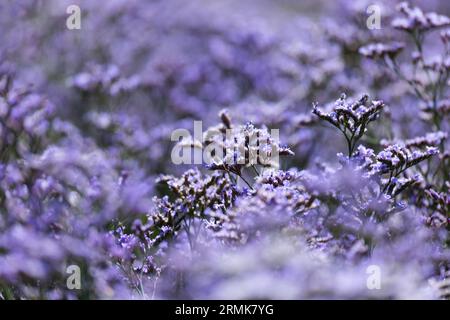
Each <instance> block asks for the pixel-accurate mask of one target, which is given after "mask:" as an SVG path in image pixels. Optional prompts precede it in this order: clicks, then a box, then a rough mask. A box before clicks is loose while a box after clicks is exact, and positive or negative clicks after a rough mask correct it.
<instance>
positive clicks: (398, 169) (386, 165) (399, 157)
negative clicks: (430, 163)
mask: <svg viewBox="0 0 450 320" xmlns="http://www.w3.org/2000/svg"><path fill="white" fill-rule="evenodd" d="M438 152H439V149H438V148H436V147H430V146H427V147H425V150H419V149H414V150H413V149H410V148H407V147H403V146H401V145H398V144H395V145H392V146H389V147H387V148H386V149H384V150H383V151H381V152H380V153H378V155H377V160H378V162H379V163H381V164H382V165H381V166H379V167H378V168H379V169H380V172H381V173H386V172H394V176H397V175H399V174H400V173H402V172H404V171H405V170H406V169H408V168H410V167H412V166H414V165H416V164H418V163H420V162H422V161H424V160H426V159H428V158H430V157H432V156H434V155H435V154H437V153H438Z"/></svg>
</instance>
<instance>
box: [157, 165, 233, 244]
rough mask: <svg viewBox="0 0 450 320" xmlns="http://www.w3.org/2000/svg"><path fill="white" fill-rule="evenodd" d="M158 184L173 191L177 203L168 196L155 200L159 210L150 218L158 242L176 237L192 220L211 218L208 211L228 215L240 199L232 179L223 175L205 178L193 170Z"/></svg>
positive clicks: (164, 177)
mask: <svg viewBox="0 0 450 320" xmlns="http://www.w3.org/2000/svg"><path fill="white" fill-rule="evenodd" d="M158 182H159V183H161V184H164V185H166V186H167V187H168V188H169V190H170V191H171V193H172V195H173V199H169V197H167V196H165V197H163V198H155V204H156V208H157V210H156V212H154V213H153V214H151V215H150V217H149V218H150V220H151V223H150V227H149V232H150V233H151V234H152V235H151V238H152V239H155V241H156V242H160V241H163V240H165V239H167V237H169V236H173V235H174V234H176V232H177V231H178V230H179V229H180V228H181V227H185V226H186V225H185V223H187V222H188V221H190V220H191V219H194V218H195V219H200V220H201V219H206V218H208V216H207V211H208V210H221V211H223V212H225V210H226V209H227V208H229V207H231V206H232V205H233V203H234V201H235V200H236V197H237V196H238V195H239V191H238V190H237V189H236V186H235V185H234V184H233V183H231V180H230V179H229V177H228V176H227V175H225V174H223V173H219V172H215V173H213V174H212V175H202V174H201V173H200V171H198V170H197V169H192V170H188V171H186V172H185V173H184V174H183V175H182V176H181V177H174V176H162V177H160V178H159V180H158ZM187 232H189V231H188V230H187Z"/></svg>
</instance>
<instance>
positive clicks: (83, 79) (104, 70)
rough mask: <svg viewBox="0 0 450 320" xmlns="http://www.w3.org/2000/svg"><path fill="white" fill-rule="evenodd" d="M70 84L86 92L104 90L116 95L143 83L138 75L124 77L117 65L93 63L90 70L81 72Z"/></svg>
mask: <svg viewBox="0 0 450 320" xmlns="http://www.w3.org/2000/svg"><path fill="white" fill-rule="evenodd" d="M69 83H70V85H72V86H73V87H75V88H77V89H78V90H80V91H84V92H104V93H107V94H110V95H111V96H116V95H117V94H119V93H121V92H128V91H131V90H134V89H136V88H137V87H139V86H140V85H141V80H140V79H139V77H137V76H131V77H128V78H127V77H124V76H122V75H121V74H120V71H119V68H118V67H117V66H115V65H109V66H101V65H93V66H91V67H90V70H89V71H86V72H82V73H79V74H77V75H75V76H74V77H73V78H71V79H70V80H69Z"/></svg>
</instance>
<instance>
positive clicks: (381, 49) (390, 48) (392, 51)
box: [359, 42, 405, 59]
mask: <svg viewBox="0 0 450 320" xmlns="http://www.w3.org/2000/svg"><path fill="white" fill-rule="evenodd" d="M404 47H405V46H404V45H403V43H400V42H392V43H388V44H384V43H371V44H368V45H366V46H363V47H361V48H359V53H360V54H362V55H363V56H365V57H367V58H370V59H380V58H384V57H386V56H387V57H389V58H391V59H393V58H395V57H396V56H397V55H398V54H399V53H400V52H401V51H402V50H403V48H404Z"/></svg>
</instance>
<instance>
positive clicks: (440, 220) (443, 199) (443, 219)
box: [425, 181, 450, 227]
mask: <svg viewBox="0 0 450 320" xmlns="http://www.w3.org/2000/svg"><path fill="white" fill-rule="evenodd" d="M446 188H447V192H437V191H435V190H433V189H431V188H430V189H427V190H425V194H426V195H427V198H428V199H427V200H428V201H427V207H428V208H429V209H431V210H432V212H433V213H432V214H431V216H430V217H429V218H428V221H427V222H428V223H429V224H430V225H433V226H436V227H440V226H443V225H445V226H448V225H450V217H449V212H450V182H448V181H447V182H446Z"/></svg>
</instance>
